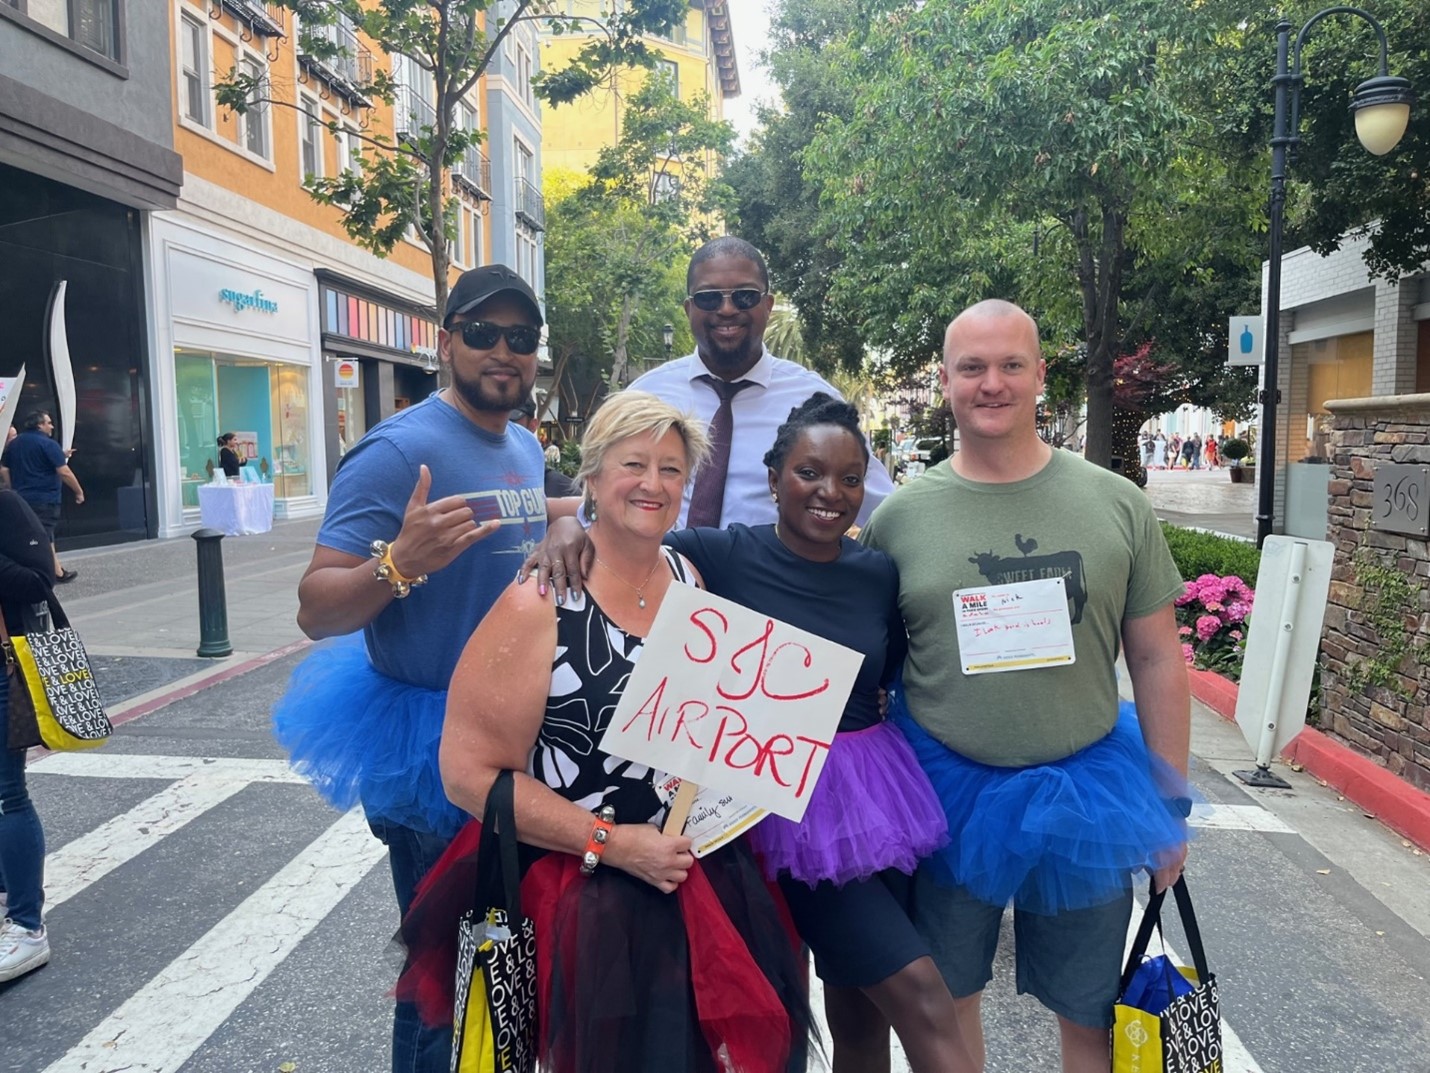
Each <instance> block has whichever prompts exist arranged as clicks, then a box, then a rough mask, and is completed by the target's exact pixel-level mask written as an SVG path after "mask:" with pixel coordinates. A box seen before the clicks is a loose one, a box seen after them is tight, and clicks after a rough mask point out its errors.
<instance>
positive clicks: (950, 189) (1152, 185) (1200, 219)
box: [805, 0, 1255, 464]
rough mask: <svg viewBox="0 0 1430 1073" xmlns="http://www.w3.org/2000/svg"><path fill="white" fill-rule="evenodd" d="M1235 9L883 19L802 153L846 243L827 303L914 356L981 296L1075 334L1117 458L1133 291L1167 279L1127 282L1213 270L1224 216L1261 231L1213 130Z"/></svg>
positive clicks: (844, 53)
mask: <svg viewBox="0 0 1430 1073" xmlns="http://www.w3.org/2000/svg"><path fill="white" fill-rule="evenodd" d="M1221 14H1222V12H1221V11H1220V8H1219V7H1218V5H1216V4H1212V3H1206V4H1197V5H1181V4H1167V3H1163V2H1160V0H1116V2H1112V0H1075V2H1069V0H1025V2H1021V3H1018V4H1010V3H1007V2H1006V0H1002V2H999V0H981V2H961V0H929V2H927V3H923V4H920V5H917V6H906V7H900V8H898V9H897V10H895V11H893V12H891V13H889V14H887V15H886V16H884V17H882V18H877V19H875V20H873V22H872V23H871V25H870V28H869V31H868V34H867V36H865V37H863V38H862V39H861V40H855V39H853V38H851V39H847V40H846V42H845V43H844V44H843V45H842V46H840V50H839V54H838V60H839V61H842V62H844V63H846V64H848V65H850V67H851V69H852V70H853V71H854V72H856V77H854V78H853V79H851V81H850V83H849V84H850V85H852V86H855V87H856V91H855V96H854V99H853V101H852V109H851V115H850V118H848V119H840V118H837V117H833V118H830V119H829V120H828V121H827V122H826V123H825V124H824V125H823V127H822V129H821V131H820V133H819V135H818V136H817V137H816V138H815V140H814V142H813V144H812V145H811V147H810V149H809V150H808V151H807V153H806V157H805V159H806V161H807V162H808V163H809V164H810V165H811V166H812V167H813V169H814V170H815V172H816V173H817V175H818V176H819V178H820V179H821V180H822V181H823V182H824V184H825V211H826V212H827V213H828V214H829V215H830V216H831V217H832V219H833V221H834V223H835V226H836V228H837V234H838V236H839V242H840V245H841V247H842V248H843V251H844V254H845V257H844V263H843V266H842V267H841V270H840V276H839V279H838V280H837V281H836V283H835V286H834V288H833V294H834V295H836V296H842V297H843V298H844V299H845V300H846V301H849V302H855V303H861V304H862V305H863V308H864V309H865V310H866V311H867V312H869V313H870V314H871V317H870V320H869V321H866V323H871V322H872V323H873V324H874V325H875V326H876V329H882V331H883V333H884V334H885V338H886V339H887V341H888V342H889V343H890V344H892V345H893V349H894V351H895V353H896V354H898V355H900V356H901V357H903V358H904V359H905V360H908V361H911V362H914V363H917V362H920V361H924V360H926V359H927V355H928V353H929V350H928V349H927V348H928V347H929V346H930V345H931V344H933V343H934V342H935V340H936V338H937V335H936V333H937V331H938V330H940V329H941V328H942V326H943V324H945V323H946V322H947V320H948V319H949V317H950V316H952V315H953V314H954V313H956V312H957V311H958V309H959V308H961V307H962V306H963V305H965V304H967V303H968V302H970V301H974V300H977V299H979V298H983V297H988V296H990V295H1001V296H1005V297H1012V298H1015V299H1017V300H1020V301H1021V302H1022V303H1023V304H1024V305H1026V306H1028V307H1029V308H1030V310H1031V311H1033V312H1035V314H1037V315H1038V316H1039V317H1040V319H1041V320H1042V321H1043V323H1044V327H1045V333H1046V334H1047V335H1048V336H1049V337H1050V341H1051V342H1053V343H1057V342H1059V341H1062V342H1063V343H1067V342H1070V341H1071V340H1072V339H1074V338H1075V339H1076V340H1077V342H1078V343H1080V344H1081V353H1082V355H1083V357H1082V361H1083V368H1082V373H1083V378H1084V385H1085V390H1086V399H1087V406H1088V429H1087V453H1088V457H1090V458H1092V459H1094V460H1096V461H1099V462H1102V463H1104V464H1106V463H1107V462H1108V460H1109V458H1110V455H1111V436H1112V421H1111V418H1112V412H1113V362H1114V360H1115V359H1116V358H1117V356H1118V355H1119V354H1121V353H1122V352H1123V350H1124V335H1125V334H1126V330H1127V328H1128V324H1127V322H1126V320H1125V319H1124V318H1125V316H1126V313H1127V310H1126V309H1125V308H1124V301H1125V299H1126V298H1127V297H1128V295H1129V293H1133V294H1138V293H1139V292H1140V294H1146V293H1147V292H1148V291H1149V290H1151V289H1153V288H1152V281H1151V280H1150V279H1148V280H1147V281H1146V282H1145V283H1143V284H1141V285H1139V287H1138V290H1137V291H1134V292H1129V290H1128V285H1129V283H1133V282H1134V281H1137V277H1136V272H1137V270H1138V269H1139V268H1141V269H1142V270H1144V272H1150V269H1151V266H1154V265H1155V266H1157V270H1156V273H1155V274H1157V275H1160V276H1161V277H1162V278H1163V279H1164V280H1165V279H1171V278H1174V277H1175V275H1176V274H1177V272H1180V273H1181V274H1182V275H1183V276H1185V275H1186V273H1188V272H1193V273H1195V272H1196V271H1199V270H1200V266H1202V265H1203V264H1204V263H1205V260H1206V258H1207V257H1208V256H1209V254H1210V252H1211V245H1210V241H1209V240H1210V232H1211V231H1214V230H1217V229H1209V228H1208V227H1207V224H1206V221H1207V219H1208V218H1210V217H1213V216H1214V217H1215V218H1217V219H1219V220H1221V221H1222V226H1223V227H1226V228H1229V227H1232V226H1238V225H1239V226H1240V227H1242V228H1243V229H1244V230H1245V231H1247V232H1249V231H1250V221H1251V218H1252V215H1253V209H1254V205H1255V201H1254V199H1253V198H1251V197H1250V196H1249V193H1248V190H1247V186H1246V181H1245V179H1244V178H1243V175H1242V172H1244V171H1245V170H1246V169H1244V168H1239V167H1238V166H1237V165H1238V163H1239V162H1238V161H1236V160H1234V159H1229V158H1228V157H1227V156H1226V154H1225V152H1224V149H1223V147H1222V146H1221V145H1220V144H1219V142H1218V140H1217V124H1218V119H1219V117H1218V115H1217V112H1216V109H1215V99H1214V94H1213V90H1212V87H1213V85H1214V81H1215V75H1216V73H1217V70H1218V57H1219V56H1220V53H1221V45H1220V39H1219V38H1220V35H1222V34H1224V33H1226V32H1227V29H1226V27H1225V26H1224V25H1222V24H1220V23H1219V22H1218V17H1219V15H1221ZM1243 257H1245V254H1243ZM1242 270H1243V271H1249V270H1250V265H1249V264H1248V265H1243V266H1242ZM1155 309H1156V307H1154V310H1153V311H1154V312H1155ZM1155 321H1156V318H1154V317H1148V318H1146V320H1145V322H1144V323H1143V324H1141V325H1140V326H1139V331H1140V333H1141V335H1142V336H1143V338H1146V337H1149V336H1155V335H1156V334H1157V327H1158V325H1157V324H1156V323H1155ZM1198 349H1199V350H1200V349H1205V347H1200V348H1198Z"/></svg>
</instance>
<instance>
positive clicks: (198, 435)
mask: <svg viewBox="0 0 1430 1073" xmlns="http://www.w3.org/2000/svg"><path fill="white" fill-rule="evenodd" d="M174 380H175V384H176V387H177V389H178V400H179V473H180V481H181V484H182V496H183V502H184V506H186V507H197V506H198V505H199V493H198V487H199V485H201V484H203V483H204V482H205V481H207V480H209V479H210V477H211V476H212V471H211V467H212V466H214V465H215V464H217V458H218V455H217V450H218V448H217V445H216V443H215V441H216V439H217V438H218V403H217V401H216V400H217V396H216V392H215V388H214V361H213V358H212V357H211V356H209V355H208V354H203V355H196V354H191V353H185V352H184V351H179V352H178V353H176V354H175V355H174Z"/></svg>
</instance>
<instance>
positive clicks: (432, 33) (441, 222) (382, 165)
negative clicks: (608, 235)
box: [215, 0, 687, 310]
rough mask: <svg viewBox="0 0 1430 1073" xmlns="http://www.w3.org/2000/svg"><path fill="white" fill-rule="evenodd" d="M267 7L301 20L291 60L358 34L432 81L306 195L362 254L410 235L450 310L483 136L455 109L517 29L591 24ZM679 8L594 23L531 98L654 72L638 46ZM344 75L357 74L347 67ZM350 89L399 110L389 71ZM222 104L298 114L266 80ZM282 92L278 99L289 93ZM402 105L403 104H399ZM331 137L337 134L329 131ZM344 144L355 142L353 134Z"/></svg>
mask: <svg viewBox="0 0 1430 1073" xmlns="http://www.w3.org/2000/svg"><path fill="white" fill-rule="evenodd" d="M271 4H272V6H274V7H281V8H285V9H287V10H289V11H293V12H295V13H296V14H297V16H298V51H299V53H300V55H302V56H304V57H308V58H309V59H310V60H312V61H316V62H318V63H320V64H329V65H331V64H332V63H333V61H335V60H337V59H339V58H345V59H348V60H352V59H355V57H353V56H352V50H351V48H350V47H349V46H347V45H344V44H341V43H339V42H341V41H342V40H343V37H342V35H339V34H335V33H334V32H333V29H334V27H337V26H339V25H340V24H341V26H342V27H343V28H345V29H347V30H349V31H350V30H352V29H356V30H360V31H361V32H362V33H363V34H364V35H365V36H366V37H367V38H369V39H370V40H372V41H373V42H375V43H376V45H377V47H378V48H379V49H381V50H382V51H383V52H384V53H385V54H387V55H389V56H394V57H395V56H405V57H407V58H408V60H409V61H410V62H411V63H412V64H413V65H415V67H416V68H417V70H418V71H420V72H422V76H421V80H422V81H425V82H429V83H430V86H431V88H432V99H431V100H429V101H426V102H424V103H425V104H427V105H431V106H432V107H431V108H430V109H428V108H426V107H422V106H418V110H417V112H415V113H414V115H415V116H416V118H415V119H414V120H413V121H412V122H411V123H410V124H409V126H410V129H409V130H407V131H406V132H405V133H404V135H403V136H402V137H401V138H397V137H390V136H388V135H386V134H381V133H367V134H361V135H358V137H360V138H361V140H362V142H363V150H362V152H361V154H360V159H361V163H362V170H361V173H359V172H357V171H354V170H345V171H344V172H342V173H341V174H340V175H337V176H329V177H324V178H317V179H313V180H312V181H310V182H309V184H308V190H309V193H310V195H311V196H312V197H313V199H314V200H316V201H318V202H320V203H322V204H325V205H331V206H334V207H335V208H338V209H339V210H341V212H342V222H343V227H344V228H345V229H346V230H347V232H348V234H349V235H351V236H352V238H353V239H354V240H355V241H357V242H358V243H359V244H361V245H362V246H364V247H366V248H367V249H369V250H371V251H372V252H374V253H376V254H379V255H386V254H387V253H388V252H389V251H390V250H391V249H392V247H393V246H394V245H396V244H397V242H398V241H399V240H400V239H401V238H402V237H403V236H404V235H405V234H407V233H408V232H409V229H410V230H412V231H414V232H415V233H416V235H417V237H418V238H419V239H420V240H421V242H422V244H423V245H424V246H426V248H427V250H428V251H429V253H430V254H431V258H432V279H433V283H434V286H435V287H436V305H437V308H438V309H439V310H440V309H441V308H442V307H443V306H444V305H445V304H446V300H447V276H448V270H449V269H450V267H451V257H450V255H449V253H448V246H447V244H448V242H450V241H451V240H452V239H453V238H454V237H455V232H456V227H457V214H456V212H455V211H454V210H453V205H452V196H453V195H452V185H451V181H450V172H451V169H452V168H453V167H454V166H455V165H457V164H458V162H459V161H461V160H462V159H463V157H464V155H465V154H466V153H467V151H468V150H469V149H470V148H472V147H474V146H475V145H477V144H478V143H479V142H480V141H481V140H482V139H483V138H484V136H485V135H484V133H483V132H482V131H479V130H468V129H465V128H464V127H463V126H462V125H461V124H460V123H459V122H458V119H457V108H458V105H459V102H460V101H461V100H462V98H463V97H465V96H466V95H467V94H468V93H469V92H472V91H473V90H474V89H475V88H476V86H477V80H478V79H479V78H481V76H482V74H483V73H484V72H485V71H486V69H487V67H488V66H489V65H490V63H491V61H492V58H493V57H494V56H495V55H496V53H497V49H498V48H500V47H501V44H502V41H503V40H504V39H505V38H506V37H507V35H508V34H510V33H511V31H512V29H513V28H514V27H515V26H517V25H518V24H520V23H522V22H539V23H540V24H541V25H542V26H543V27H545V28H546V29H548V30H550V31H551V32H554V33H561V32H564V31H566V30H568V29H572V28H574V27H575V26H577V25H580V24H586V23H589V22H590V21H591V20H588V19H584V18H571V17H569V16H565V15H564V14H558V13H557V10H556V8H557V5H556V4H554V3H552V2H550V0H513V4H512V9H511V15H510V17H509V18H507V19H506V20H505V21H500V20H498V19H497V17H496V14H495V11H494V10H493V9H495V7H496V6H497V5H496V0H271ZM686 6H687V5H686V3H685V0H631V2H630V3H628V4H623V5H621V10H620V11H618V12H616V13H614V14H611V15H609V16H607V17H606V19H605V21H604V22H603V23H601V24H600V25H601V29H602V30H603V33H602V34H601V35H599V36H597V37H596V38H594V39H593V40H592V41H591V42H590V43H589V44H588V45H586V46H585V47H584V48H582V49H581V51H580V52H578V53H577V54H576V56H575V57H574V59H573V60H572V61H571V63H570V64H569V65H568V66H567V67H566V68H563V69H561V70H557V71H548V72H543V74H542V75H541V76H540V77H539V78H538V79H536V80H534V81H535V91H536V93H537V94H538V95H539V96H540V97H542V98H543V99H544V100H546V101H547V102H549V103H551V104H553V105H556V104H562V103H565V102H569V101H571V100H574V99H576V98H577V97H579V96H581V95H582V94H584V93H586V92H588V91H589V90H591V89H592V88H593V87H595V86H596V85H597V84H598V83H599V82H600V81H601V80H602V78H604V77H605V76H606V75H608V74H609V73H610V72H611V71H612V70H614V69H615V68H617V67H621V66H631V65H637V66H647V67H649V66H651V65H653V63H654V60H655V55H654V53H652V52H651V50H650V49H649V47H648V46H647V45H646V44H645V43H644V41H643V40H642V38H643V36H644V35H646V34H663V33H665V32H667V31H668V30H669V29H670V27H671V26H672V25H674V24H675V22H677V21H678V20H680V19H683V18H684V16H685V10H686ZM344 66H345V67H346V68H347V70H348V71H349V72H350V73H351V72H353V71H356V70H357V68H356V65H355V64H345V65H344ZM343 77H344V79H345V80H346V81H348V83H349V85H348V86H347V89H348V90H350V91H351V92H353V93H355V94H356V95H357V96H359V97H361V98H362V99H364V100H367V101H374V100H382V101H385V102H387V103H388V104H389V105H391V104H395V103H397V100H398V96H399V93H400V92H401V90H402V87H401V86H400V85H399V83H398V80H397V79H396V78H395V77H394V75H393V72H392V71H390V70H388V69H387V68H386V67H385V65H383V64H374V65H373V66H372V70H371V73H370V76H366V75H363V74H361V73H359V74H356V75H351V74H349V75H345V76H343ZM215 88H216V95H217V97H218V100H219V103H220V104H221V105H222V106H223V107H225V108H228V109H230V110H232V111H235V112H239V113H242V112H245V111H247V110H248V109H249V108H252V107H254V106H255V105H259V104H273V105H278V106H283V107H290V108H299V107H301V105H300V103H299V102H298V100H297V99H296V94H295V93H293V92H292V91H293V90H296V87H280V86H276V85H274V84H273V83H272V82H271V80H269V79H268V78H267V77H266V76H264V75H262V74H251V73H250V74H245V73H244V72H242V71H241V70H239V69H238V68H234V69H233V70H231V71H229V72H228V74H227V75H226V76H225V77H224V78H223V79H222V80H221V81H220V82H219V83H218V85H217V86H216V87H215ZM285 91H287V92H286V94H285ZM404 106H405V105H404ZM330 126H331V129H332V130H333V132H334V133H335V134H336V133H338V126H337V124H336V123H334V124H331V125H330ZM350 136H351V135H350Z"/></svg>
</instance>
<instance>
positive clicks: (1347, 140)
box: [1222, 0, 1430, 278]
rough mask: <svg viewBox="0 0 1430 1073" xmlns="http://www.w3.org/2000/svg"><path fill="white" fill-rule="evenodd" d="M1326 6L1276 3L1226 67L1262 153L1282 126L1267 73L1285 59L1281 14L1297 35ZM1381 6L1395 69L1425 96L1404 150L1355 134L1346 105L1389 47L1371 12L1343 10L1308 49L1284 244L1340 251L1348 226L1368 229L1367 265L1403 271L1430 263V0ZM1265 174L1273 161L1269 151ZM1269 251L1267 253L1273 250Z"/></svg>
mask: <svg viewBox="0 0 1430 1073" xmlns="http://www.w3.org/2000/svg"><path fill="white" fill-rule="evenodd" d="M1325 6H1326V4H1324V3H1319V2H1313V0H1294V2H1291V3H1289V4H1283V5H1276V6H1272V5H1267V7H1266V8H1265V9H1264V10H1263V11H1261V12H1257V13H1256V15H1255V17H1254V18H1252V19H1251V21H1249V22H1248V24H1247V26H1246V29H1245V32H1244V34H1242V35H1241V36H1240V38H1239V40H1238V42H1237V50H1236V52H1235V53H1233V54H1231V55H1229V57H1228V62H1227V64H1226V65H1225V67H1224V68H1223V79H1224V83H1225V86H1224V89H1223V91H1222V92H1223V96H1224V98H1225V99H1227V100H1238V101H1240V106H1239V107H1240V112H1241V114H1240V116H1239V117H1238V121H1237V122H1236V123H1235V124H1233V125H1232V127H1231V128H1230V129H1231V130H1232V131H1233V133H1234V134H1235V135H1236V136H1237V137H1238V138H1239V139H1240V140H1241V141H1242V144H1243V147H1244V148H1249V149H1252V150H1256V151H1261V152H1264V150H1265V147H1266V146H1267V145H1268V144H1269V143H1270V140H1271V135H1272V131H1273V120H1274V116H1273V114H1272V103H1273V98H1272V94H1271V91H1270V89H1269V88H1268V83H1269V82H1270V79H1271V77H1272V75H1273V74H1274V73H1275V67H1276V23H1277V20H1278V19H1279V17H1280V16H1281V15H1282V14H1284V15H1285V17H1286V18H1287V19H1288V20H1289V21H1290V22H1291V24H1292V40H1293V42H1294V40H1295V34H1296V33H1297V32H1298V31H1299V30H1300V28H1301V27H1302V26H1304V25H1305V23H1306V20H1307V19H1308V18H1310V17H1311V16H1312V15H1313V14H1315V13H1316V12H1317V11H1318V10H1320V9H1322V8H1324V7H1325ZM1371 13H1372V14H1373V15H1375V16H1376V18H1377V19H1379V20H1380V22H1381V23H1382V24H1383V25H1384V27H1385V31H1386V38H1387V42H1388V44H1389V68H1390V73H1391V74H1393V75H1399V76H1400V77H1402V78H1407V79H1409V80H1410V83H1411V85H1412V86H1413V87H1414V88H1415V90H1416V91H1417V93H1418V94H1419V97H1420V100H1419V103H1417V104H1416V105H1415V106H1414V107H1412V109H1411V113H1410V126H1409V127H1408V128H1407V130H1406V132H1405V137H1404V138H1403V139H1402V140H1401V142H1400V144H1399V145H1398V146H1396V148H1395V149H1394V150H1393V151H1392V152H1390V153H1388V154H1386V155H1385V156H1383V157H1376V156H1371V155H1370V154H1369V153H1367V152H1366V151H1365V150H1364V149H1363V148H1362V147H1361V145H1360V143H1359V142H1358V141H1357V140H1356V136H1355V123H1354V119H1353V116H1352V113H1351V112H1350V110H1349V108H1348V105H1349V104H1350V101H1351V98H1352V96H1353V95H1354V93H1355V87H1356V86H1357V85H1359V84H1360V83H1361V82H1363V81H1365V80H1366V79H1368V78H1370V77H1372V76H1374V75H1375V74H1377V73H1378V70H1377V66H1376V65H1377V62H1378V60H1379V55H1380V51H1379V45H1378V43H1377V41H1376V37H1375V34H1374V32H1373V31H1372V30H1371V28H1370V27H1369V26H1368V25H1367V24H1366V23H1365V22H1364V20H1362V19H1358V18H1355V17H1353V16H1347V15H1341V16H1336V17H1332V18H1328V19H1325V20H1323V21H1322V22H1320V23H1318V24H1317V25H1316V26H1315V27H1314V28H1313V29H1312V31H1311V33H1310V35H1309V36H1308V38H1307V41H1306V49H1305V52H1304V53H1303V56H1302V69H1303V73H1304V75H1305V84H1304V88H1303V90H1302V94H1301V105H1302V120H1301V137H1302V142H1301V146H1300V148H1299V150H1298V151H1297V152H1296V154H1295V159H1294V161H1293V162H1292V164H1291V167H1290V170H1289V172H1288V179H1289V185H1290V191H1289V196H1288V203H1287V233H1286V248H1287V249H1288V250H1290V249H1295V248H1296V247H1297V246H1298V245H1303V244H1309V245H1310V246H1312V247H1313V248H1314V249H1315V250H1316V252H1318V253H1322V254H1325V253H1330V252H1331V251H1333V250H1335V249H1336V248H1337V247H1338V246H1339V245H1340V243H1341V241H1342V240H1343V239H1344V238H1345V237H1346V236H1347V234H1349V233H1358V232H1359V231H1361V230H1364V232H1365V233H1366V234H1367V235H1368V236H1369V240H1370V243H1369V249H1368V250H1367V253H1366V265H1367V267H1368V268H1369V269H1370V271H1371V273H1372V274H1374V275H1379V276H1385V277H1390V278H1394V277H1396V276H1399V275H1400V274H1402V273H1408V272H1414V271H1417V270H1418V269H1419V268H1420V267H1421V266H1423V265H1424V264H1425V263H1426V262H1427V261H1430V108H1427V107H1426V104H1425V102H1426V100H1427V99H1430V5H1427V4H1426V3H1425V2H1424V0H1377V3H1376V4H1374V5H1371ZM1256 179H1257V181H1258V183H1259V184H1260V186H1261V187H1262V189H1263V190H1265V189H1266V188H1267V187H1268V186H1269V184H1270V170H1269V167H1268V166H1267V164H1266V162H1265V158H1264V157H1263V158H1262V160H1261V162H1260V163H1259V164H1258V170H1257V172H1256ZM1264 252H1265V251H1264V250H1263V256H1264Z"/></svg>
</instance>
